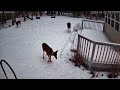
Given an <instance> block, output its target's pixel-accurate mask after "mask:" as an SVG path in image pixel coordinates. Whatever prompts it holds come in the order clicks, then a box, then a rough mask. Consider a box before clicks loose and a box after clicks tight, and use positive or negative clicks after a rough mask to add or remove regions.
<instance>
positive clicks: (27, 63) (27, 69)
mask: <svg viewBox="0 0 120 90" xmlns="http://www.w3.org/2000/svg"><path fill="white" fill-rule="evenodd" d="M81 20H82V19H81V18H72V17H65V16H56V18H51V17H50V16H42V17H41V18H40V19H34V20H27V21H25V22H22V23H21V27H19V28H15V27H16V26H15V25H14V26H12V27H9V28H6V29H0V60H1V59H4V60H6V61H7V62H8V63H9V64H10V65H11V67H12V68H13V70H14V71H15V73H16V75H17V77H18V79H89V78H90V77H91V76H92V75H91V74H89V72H90V71H88V70H84V71H83V67H82V66H81V68H78V67H75V66H74V64H73V63H72V62H70V61H69V58H71V52H70V47H71V42H68V44H67V45H66V47H65V48H64V50H63V52H62V54H61V57H60V53H61V51H62V49H63V47H64V46H65V44H66V42H67V40H68V39H69V37H70V35H71V34H70V33H67V32H66V30H67V26H66V23H67V22H71V24H72V28H73V27H74V26H75V25H76V24H77V23H81ZM84 31H85V30H84ZM88 32H89V35H90V32H91V31H87V33H86V34H85V35H87V34H88ZM83 34H84V33H83ZM73 35H74V34H73ZM89 35H87V36H89ZM93 35H94V34H92V35H90V36H89V37H92V36H93ZM95 36H96V35H95ZM102 38H103V37H102ZM102 38H99V40H101V39H102ZM96 39H97V38H96ZM44 42H45V43H47V44H48V45H49V46H50V47H52V48H53V51H56V50H58V59H55V58H54V57H52V63H48V62H47V60H48V57H47V56H45V59H44V60H43V59H42V55H43V51H42V43H44ZM4 67H5V70H6V71H7V75H8V77H9V78H13V75H12V74H11V71H10V70H9V69H8V68H7V66H5V64H4ZM101 74H105V75H104V76H101ZM101 74H100V75H99V76H98V77H96V78H99V79H106V78H107V76H106V74H107V73H103V72H101ZM0 78H1V79H3V78H5V76H4V74H3V72H2V69H1V67H0Z"/></svg>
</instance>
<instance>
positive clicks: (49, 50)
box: [42, 43, 58, 62]
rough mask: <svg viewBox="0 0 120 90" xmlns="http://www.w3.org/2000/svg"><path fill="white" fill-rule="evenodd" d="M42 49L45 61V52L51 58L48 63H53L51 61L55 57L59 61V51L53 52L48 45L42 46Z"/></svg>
mask: <svg viewBox="0 0 120 90" xmlns="http://www.w3.org/2000/svg"><path fill="white" fill-rule="evenodd" d="M42 49H43V59H44V52H46V54H47V56H48V57H49V60H48V62H49V61H50V62H52V61H51V56H54V57H55V58H56V59H57V52H58V50H57V51H56V52H53V50H52V48H51V47H49V46H48V45H47V44H46V43H43V44H42Z"/></svg>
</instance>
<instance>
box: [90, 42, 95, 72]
mask: <svg viewBox="0 0 120 90" xmlns="http://www.w3.org/2000/svg"><path fill="white" fill-rule="evenodd" d="M95 47H96V43H95V42H93V50H92V55H91V59H90V64H89V70H91V66H92V61H93V57H94V53H95Z"/></svg>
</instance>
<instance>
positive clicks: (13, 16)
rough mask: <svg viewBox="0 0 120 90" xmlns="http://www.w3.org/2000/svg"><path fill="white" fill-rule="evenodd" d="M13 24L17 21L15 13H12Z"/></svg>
mask: <svg viewBox="0 0 120 90" xmlns="http://www.w3.org/2000/svg"><path fill="white" fill-rule="evenodd" d="M11 16H12V25H14V23H15V22H16V18H15V14H14V13H12V15H11Z"/></svg>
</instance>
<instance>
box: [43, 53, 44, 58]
mask: <svg viewBox="0 0 120 90" xmlns="http://www.w3.org/2000/svg"><path fill="white" fill-rule="evenodd" d="M43 59H44V51H43Z"/></svg>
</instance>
